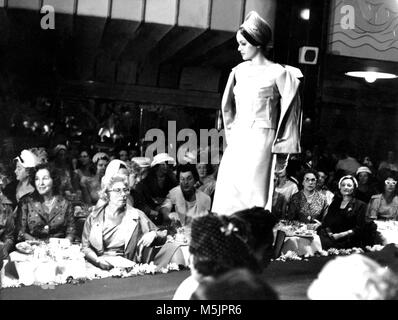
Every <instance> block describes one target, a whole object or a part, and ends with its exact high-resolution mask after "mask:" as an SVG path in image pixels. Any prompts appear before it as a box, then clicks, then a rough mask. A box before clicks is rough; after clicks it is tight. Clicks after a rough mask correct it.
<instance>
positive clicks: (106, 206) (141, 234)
mask: <svg viewBox="0 0 398 320" xmlns="http://www.w3.org/2000/svg"><path fill="white" fill-rule="evenodd" d="M129 193H130V189H129V182H128V177H127V176H126V175H122V174H116V175H112V176H110V177H109V179H108V177H107V176H106V175H105V176H104V179H103V189H102V190H101V192H100V199H101V200H103V201H99V202H98V204H97V206H96V207H95V208H94V209H93V211H92V212H91V214H90V215H89V216H88V218H87V220H86V222H85V224H84V230H83V236H82V250H83V252H84V254H85V256H86V259H87V260H88V261H89V262H91V263H92V264H94V265H95V266H97V267H99V268H101V269H104V270H109V269H111V268H112V267H113V265H112V264H111V263H110V262H109V260H110V259H107V257H109V256H113V257H114V256H122V257H124V258H127V259H129V260H132V261H134V262H141V258H142V249H143V248H144V247H149V246H154V245H161V244H163V243H164V242H165V240H166V234H162V233H161V232H158V231H157V228H156V226H155V225H154V224H153V223H152V222H151V221H150V220H149V219H148V217H147V216H146V215H145V214H144V213H143V212H142V211H140V210H138V209H135V208H133V207H132V206H130V205H129V204H128V203H127V197H128V195H129Z"/></svg>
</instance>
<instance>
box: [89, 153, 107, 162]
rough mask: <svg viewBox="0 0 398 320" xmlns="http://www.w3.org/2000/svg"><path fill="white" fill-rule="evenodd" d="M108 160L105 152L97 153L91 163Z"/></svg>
mask: <svg viewBox="0 0 398 320" xmlns="http://www.w3.org/2000/svg"><path fill="white" fill-rule="evenodd" d="M101 159H102V160H106V159H107V160H108V161H109V156H108V155H107V154H106V153H105V152H97V153H96V154H95V155H94V157H93V162H94V163H96V162H97V161H98V160H101Z"/></svg>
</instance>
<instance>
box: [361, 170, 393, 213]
mask: <svg viewBox="0 0 398 320" xmlns="http://www.w3.org/2000/svg"><path fill="white" fill-rule="evenodd" d="M366 216H367V218H368V219H371V220H398V195H397V174H396V173H395V172H394V171H388V172H387V173H386V174H385V178H384V179H383V192H382V193H380V194H376V195H374V196H372V198H371V199H370V202H369V206H368V211H367V214H366Z"/></svg>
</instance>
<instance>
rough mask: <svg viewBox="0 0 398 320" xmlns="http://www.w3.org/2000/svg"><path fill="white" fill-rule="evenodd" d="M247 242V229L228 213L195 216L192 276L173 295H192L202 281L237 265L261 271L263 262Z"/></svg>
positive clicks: (180, 298)
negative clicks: (226, 214) (260, 262)
mask: <svg viewBox="0 0 398 320" xmlns="http://www.w3.org/2000/svg"><path fill="white" fill-rule="evenodd" d="M247 242H248V237H247V235H246V233H245V232H242V230H240V228H239V227H238V226H237V224H236V223H234V221H233V220H232V219H230V218H229V217H225V216H220V217H219V216H215V215H206V216H202V217H198V218H195V219H194V220H193V221H192V229H191V241H190V244H189V252H190V269H191V276H190V277H188V278H187V279H185V280H184V281H183V282H182V283H181V284H180V286H179V287H178V288H177V290H176V292H175V294H174V297H173V299H174V300H186V299H189V298H190V297H191V295H192V293H193V292H194V291H195V290H196V288H197V287H198V285H199V283H200V282H201V281H203V280H205V279H211V278H217V277H218V276H220V275H222V274H224V273H226V272H228V271H230V270H233V269H236V268H247V269H249V270H251V271H253V272H260V270H261V267H260V264H259V262H258V261H257V259H256V257H255V256H254V253H253V251H252V250H251V248H250V247H249V245H248V243H247Z"/></svg>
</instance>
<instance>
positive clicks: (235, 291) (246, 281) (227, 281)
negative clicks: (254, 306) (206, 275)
mask: <svg viewBox="0 0 398 320" xmlns="http://www.w3.org/2000/svg"><path fill="white" fill-rule="evenodd" d="M278 299H279V298H278V294H277V293H276V291H275V290H274V289H272V288H271V287H270V286H269V285H268V284H267V283H266V282H265V281H264V279H263V278H262V277H260V276H259V275H257V274H255V273H253V272H251V271H250V270H248V269H233V270H231V271H229V272H227V273H225V274H223V275H221V276H220V277H218V278H217V279H214V280H207V281H202V282H201V283H200V284H199V286H198V288H197V289H196V291H195V292H194V293H193V294H192V296H191V299H190V300H278Z"/></svg>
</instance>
